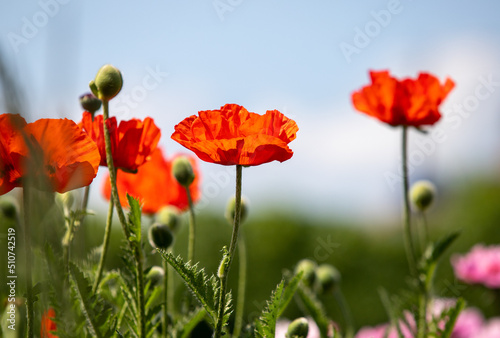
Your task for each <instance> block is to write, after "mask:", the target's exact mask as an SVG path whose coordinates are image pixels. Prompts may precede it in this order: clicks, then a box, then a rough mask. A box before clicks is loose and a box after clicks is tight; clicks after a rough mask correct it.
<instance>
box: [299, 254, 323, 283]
mask: <svg viewBox="0 0 500 338" xmlns="http://www.w3.org/2000/svg"><path fill="white" fill-rule="evenodd" d="M317 267H318V265H317V264H316V262H314V261H312V260H310V259H307V258H306V259H302V260H300V261H299V262H298V263H297V265H296V266H295V274H299V273H301V272H302V282H303V283H304V284H305V285H307V286H312V285H313V284H314V281H315V280H316V273H315V270H316V268H317Z"/></svg>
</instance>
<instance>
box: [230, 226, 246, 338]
mask: <svg viewBox="0 0 500 338" xmlns="http://www.w3.org/2000/svg"><path fill="white" fill-rule="evenodd" d="M238 258H239V275H238V299H237V300H236V312H235V315H234V317H235V319H234V330H233V337H239V336H240V332H241V326H242V323H243V310H244V308H245V291H246V281H247V249H246V245H245V238H244V237H243V233H241V234H240V238H239V239H238Z"/></svg>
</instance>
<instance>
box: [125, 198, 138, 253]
mask: <svg viewBox="0 0 500 338" xmlns="http://www.w3.org/2000/svg"><path fill="white" fill-rule="evenodd" d="M127 200H128V204H129V206H130V211H129V213H128V225H129V229H130V233H131V234H132V236H130V238H129V240H130V241H131V242H137V243H140V242H141V206H140V204H139V200H137V199H136V198H134V197H132V196H130V195H129V194H127Z"/></svg>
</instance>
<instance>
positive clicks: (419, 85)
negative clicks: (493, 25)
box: [352, 71, 455, 127]
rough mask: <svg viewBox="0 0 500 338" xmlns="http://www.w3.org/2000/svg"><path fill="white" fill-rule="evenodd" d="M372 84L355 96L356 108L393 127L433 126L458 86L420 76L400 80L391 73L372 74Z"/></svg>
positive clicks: (353, 95) (430, 77)
mask: <svg viewBox="0 0 500 338" xmlns="http://www.w3.org/2000/svg"><path fill="white" fill-rule="evenodd" d="M370 77H371V80H372V83H371V84H370V85H369V86H366V87H363V88H362V89H361V90H359V91H357V92H354V93H353V94H352V102H353V104H354V107H355V108H356V109H357V110H359V111H361V112H363V113H366V114H368V115H370V116H373V117H376V118H378V119H379V120H380V121H382V122H385V123H388V124H390V125H391V126H400V125H404V126H414V127H419V126H422V125H431V124H434V123H436V122H437V121H438V120H439V119H440V118H441V114H440V113H439V105H440V104H441V102H442V101H443V100H444V99H445V98H446V96H447V95H448V93H449V92H450V91H451V90H452V89H453V87H454V86H455V83H454V82H453V81H452V80H450V79H446V81H445V83H444V84H443V85H442V84H440V83H439V80H438V79H437V78H436V77H434V76H432V75H430V74H427V73H420V74H419V75H418V78H417V79H416V80H414V79H404V80H402V81H399V80H397V79H395V78H393V77H391V76H390V75H389V72H388V71H380V72H374V71H371V72H370Z"/></svg>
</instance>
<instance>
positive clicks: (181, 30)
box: [0, 0, 500, 220]
mask: <svg viewBox="0 0 500 338" xmlns="http://www.w3.org/2000/svg"><path fill="white" fill-rule="evenodd" d="M499 9H500V5H499V3H498V2H496V1H493V0H491V1H476V2H472V1H451V0H448V1H439V2H437V1H427V0H422V1H417V0H413V1H411V0H400V1H396V0H390V1H373V0H372V1H314V2H311V1H290V0H288V1H284V0H283V1H280V0H277V1H272V2H270V1H259V0H253V1H249V0H215V1H214V0H192V1H173V0H168V1H166V0H164V1H143V2H132V1H78V0H59V1H57V0H45V1H43V0H42V1H24V0H23V1H16V2H14V1H10V2H7V1H3V2H2V3H1V4H0V33H1V34H0V50H1V51H2V52H3V54H4V56H5V57H6V59H7V61H8V62H9V63H10V64H11V65H12V71H13V72H14V73H15V74H16V77H17V78H18V80H19V82H20V84H21V85H22V87H23V89H24V90H25V93H26V110H27V112H26V113H27V114H28V118H27V119H28V120H35V119H37V118H40V117H52V118H56V117H68V118H72V119H74V120H76V121H78V120H80V118H81V109H80V107H79V103H78V99H77V98H78V96H80V95H81V94H83V93H84V92H87V91H88V82H89V81H90V80H91V79H93V77H94V75H95V73H96V72H97V70H98V69H99V68H100V67H101V66H102V65H104V64H106V63H111V64H113V65H115V66H116V67H118V68H120V69H121V70H122V72H123V76H124V81H125V82H124V87H123V90H122V93H121V94H120V95H119V96H118V97H117V98H116V99H115V101H114V102H112V105H111V107H112V109H113V110H112V113H113V111H114V112H115V114H116V115H117V117H118V119H129V118H132V117H137V118H144V117H146V116H151V117H153V118H154V119H155V121H156V123H157V124H158V125H159V127H160V128H161V129H162V139H161V141H160V143H161V146H162V147H163V148H164V149H166V151H167V153H170V154H172V153H175V152H179V151H187V150H184V149H183V148H182V147H181V146H179V145H177V144H176V143H175V142H174V141H172V140H171V139H170V135H171V133H172V132H173V127H174V125H175V124H177V123H178V122H180V121H181V120H182V119H183V118H185V117H187V116H189V115H192V114H196V113H197V112H198V111H200V110H209V109H217V108H219V107H221V106H222V105H224V104H225V103H237V104H240V105H243V106H244V107H246V108H247V109H248V110H249V111H253V112H256V113H261V114H262V113H264V112H265V111H266V110H269V109H278V110H280V111H281V112H283V113H284V114H285V115H287V116H289V117H291V118H293V119H294V120H296V122H297V124H298V125H299V128H300V130H299V133H298V135H297V139H296V140H295V141H293V142H292V143H291V144H290V147H291V148H292V149H293V150H294V152H295V155H294V156H293V158H292V159H291V160H289V161H287V162H284V163H281V164H280V163H270V164H265V165H262V166H259V167H253V168H247V169H245V170H244V177H243V180H244V183H243V185H244V194H245V195H247V197H248V198H249V200H250V202H251V205H252V208H255V209H257V210H268V209H269V205H279V207H280V208H281V209H283V210H300V211H302V212H304V213H311V214H322V215H336V216H340V217H355V218H362V219H363V220H383V219H386V218H387V217H393V216H394V217H396V219H397V218H398V217H399V214H398V212H399V198H400V195H401V194H400V188H399V185H398V184H393V181H392V180H390V179H388V177H389V178H390V177H393V176H391V175H392V174H397V172H398V168H399V165H400V163H399V144H400V130H398V129H394V128H390V127H388V126H385V125H383V124H382V123H380V122H378V121H376V120H374V119H372V118H369V117H367V116H364V115H363V114H360V113H358V112H356V111H355V110H354V109H353V107H352V105H351V101H350V95H351V93H352V91H353V90H357V89H359V88H360V87H362V86H364V85H366V84H367V83H368V81H369V79H368V71H369V70H370V69H374V70H380V69H389V70H390V71H391V73H393V74H394V75H395V76H398V77H415V76H416V75H417V74H418V72H420V71H428V72H431V73H433V74H435V75H436V76H438V77H439V78H440V79H441V80H443V81H444V79H445V78H446V77H450V78H452V79H453V80H454V81H455V82H456V84H457V86H456V88H455V89H454V90H453V92H452V93H451V94H450V96H449V97H448V99H447V100H446V102H445V104H443V106H442V108H443V109H442V110H443V113H444V118H443V119H442V121H440V123H439V124H437V125H436V126H434V127H433V128H432V129H433V130H434V129H437V130H438V131H436V134H435V135H434V138H433V136H432V135H428V136H425V137H423V136H422V135H419V134H417V133H411V134H410V137H411V141H410V142H411V149H410V155H411V156H413V157H412V158H413V166H412V167H413V168H414V170H413V173H412V174H411V179H412V180H416V179H420V178H428V179H431V180H434V181H435V182H436V183H437V184H438V186H440V187H442V188H443V189H447V187H448V184H450V183H452V182H454V181H456V180H463V179H465V178H468V177H469V176H470V175H471V174H474V173H475V174H481V175H496V177H498V172H499V169H500V136H499V135H500V133H499V132H498V127H499V126H500V117H499V113H498V111H499V108H500V107H499V106H500V95H499V92H500V91H499V89H500V21H499V20H498V12H499ZM422 154H423V155H422ZM232 169H233V168H225V167H220V166H217V165H213V164H208V163H202V170H203V182H204V184H203V189H204V195H205V198H206V205H207V206H208V207H212V208H220V207H221V206H223V205H224V204H225V201H226V200H227V199H228V198H229V196H230V195H231V194H233V189H234V187H233V185H234V184H233V182H232V181H230V180H229V178H231V180H232V179H233V178H234V177H233V173H232V172H231V170H232ZM228 170H229V171H228ZM495 172H496V173H497V174H495ZM100 178H101V175H99V176H98V178H97V181H96V184H98V185H99V184H100ZM93 191H94V193H93V202H92V203H93V205H94V207H96V208H98V207H99V206H101V205H103V204H104V201H103V200H102V199H101V197H100V196H99V194H98V189H97V188H94V189H93Z"/></svg>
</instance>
